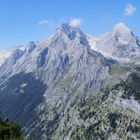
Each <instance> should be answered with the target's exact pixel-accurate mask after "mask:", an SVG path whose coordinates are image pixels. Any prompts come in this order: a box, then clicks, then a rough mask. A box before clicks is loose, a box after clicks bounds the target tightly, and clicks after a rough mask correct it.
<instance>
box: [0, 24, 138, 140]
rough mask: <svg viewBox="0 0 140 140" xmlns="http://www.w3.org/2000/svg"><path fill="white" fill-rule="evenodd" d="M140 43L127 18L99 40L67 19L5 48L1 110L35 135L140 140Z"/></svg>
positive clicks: (0, 60)
mask: <svg viewBox="0 0 140 140" xmlns="http://www.w3.org/2000/svg"><path fill="white" fill-rule="evenodd" d="M139 61H140V40H139V38H138V37H137V36H136V35H135V34H134V33H133V32H132V31H131V29H130V28H128V27H127V26H126V25H125V24H124V23H118V24H116V25H115V26H114V27H113V29H112V30H111V31H110V32H108V33H106V34H104V35H101V36H99V37H93V36H91V35H87V34H85V33H83V32H82V31H81V30H80V29H79V28H75V27H71V26H70V25H69V24H62V25H61V26H60V27H59V28H57V29H56V31H55V33H54V34H53V35H51V36H50V37H49V38H47V39H46V40H42V41H38V42H33V41H32V42H30V43H29V44H28V45H26V46H19V47H14V48H11V49H6V50H2V51H0V111H1V112H2V113H1V115H2V117H3V118H7V117H8V118H9V119H11V120H14V121H17V122H18V123H19V124H21V125H22V127H23V133H24V135H25V137H26V138H29V139H30V138H34V139H37V140H42V139H43V140H79V139H80V140H94V139H95V140H96V139H97V140H98V139H101V140H103V139H110V140H113V139H114V140H116V139H140V88H139V87H140V66H139Z"/></svg>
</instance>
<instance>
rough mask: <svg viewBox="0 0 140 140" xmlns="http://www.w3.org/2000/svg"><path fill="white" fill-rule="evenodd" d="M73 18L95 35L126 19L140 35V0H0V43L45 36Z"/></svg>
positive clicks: (23, 42) (73, 21) (72, 20)
mask: <svg viewBox="0 0 140 140" xmlns="http://www.w3.org/2000/svg"><path fill="white" fill-rule="evenodd" d="M70 20H71V22H72V24H74V25H75V26H76V25H79V26H80V28H81V29H82V30H83V31H84V32H86V33H89V34H92V35H99V34H102V33H105V32H106V31H108V30H110V29H111V28H112V26H113V25H114V24H116V23H118V22H124V23H126V24H127V25H128V26H129V27H131V28H132V30H133V31H134V33H135V34H136V35H138V36H140V0H0V47H8V46H11V45H19V44H27V43H28V42H29V41H30V40H35V41H36V40H40V39H44V38H46V37H47V36H48V35H50V34H51V33H52V32H53V31H54V30H55V29H56V27H57V26H58V25H59V24H61V23H63V22H68V21H70Z"/></svg>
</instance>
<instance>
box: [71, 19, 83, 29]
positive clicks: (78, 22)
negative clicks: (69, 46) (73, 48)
mask: <svg viewBox="0 0 140 140" xmlns="http://www.w3.org/2000/svg"><path fill="white" fill-rule="evenodd" d="M81 24H82V21H81V19H78V18H72V19H71V20H70V21H69V25H70V26H72V27H77V26H79V25H81Z"/></svg>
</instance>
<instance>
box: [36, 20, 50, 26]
mask: <svg viewBox="0 0 140 140" xmlns="http://www.w3.org/2000/svg"><path fill="white" fill-rule="evenodd" d="M48 23H49V21H48V20H46V19H45V20H41V21H39V22H38V24H39V25H43V24H48Z"/></svg>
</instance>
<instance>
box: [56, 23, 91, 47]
mask: <svg viewBox="0 0 140 140" xmlns="http://www.w3.org/2000/svg"><path fill="white" fill-rule="evenodd" d="M63 35H64V36H65V35H66V36H67V37H68V38H69V39H70V40H72V41H73V40H76V41H78V42H80V43H81V44H82V45H84V46H89V45H88V41H87V37H86V35H85V34H84V33H83V32H82V31H81V30H80V29H79V28H77V27H73V26H70V25H69V24H67V23H65V24H62V25H61V26H60V27H59V28H58V29H57V32H56V37H59V36H61V38H63V37H64V36H63ZM62 36H63V37H62Z"/></svg>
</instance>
